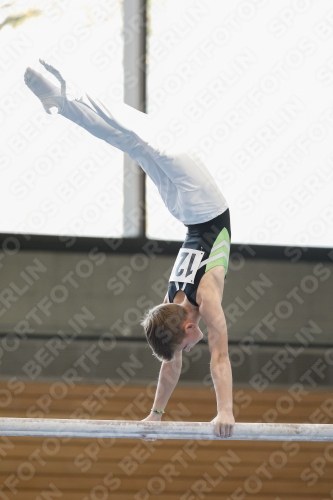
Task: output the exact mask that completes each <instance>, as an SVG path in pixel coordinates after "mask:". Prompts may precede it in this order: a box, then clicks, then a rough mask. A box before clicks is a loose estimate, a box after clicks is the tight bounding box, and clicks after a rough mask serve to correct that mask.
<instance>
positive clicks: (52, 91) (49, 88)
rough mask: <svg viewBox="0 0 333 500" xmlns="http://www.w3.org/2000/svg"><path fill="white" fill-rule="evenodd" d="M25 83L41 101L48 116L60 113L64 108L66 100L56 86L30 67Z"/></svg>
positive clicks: (26, 72)
mask: <svg viewBox="0 0 333 500" xmlns="http://www.w3.org/2000/svg"><path fill="white" fill-rule="evenodd" d="M24 81H25V84H26V85H27V86H28V87H29V89H30V90H31V92H33V93H34V94H35V95H36V96H37V97H38V99H39V100H40V101H41V103H42V104H43V107H44V109H45V111H46V112H47V113H48V114H56V113H58V111H59V109H61V108H62V106H63V100H64V98H63V97H62V95H61V91H60V89H59V88H58V87H57V86H56V85H54V84H53V83H52V82H50V81H49V80H47V79H46V78H45V77H44V76H43V75H41V73H38V72H37V71H35V70H34V69H32V68H30V67H28V68H27V69H26V70H25V73H24Z"/></svg>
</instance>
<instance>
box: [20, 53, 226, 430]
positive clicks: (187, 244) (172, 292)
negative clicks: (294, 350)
mask: <svg viewBox="0 0 333 500" xmlns="http://www.w3.org/2000/svg"><path fill="white" fill-rule="evenodd" d="M39 61H40V63H41V64H42V65H43V66H44V68H45V69H46V70H47V71H49V72H50V73H51V74H52V75H53V76H54V77H55V78H56V79H57V80H58V81H59V82H60V84H61V85H60V88H59V85H54V84H53V83H52V82H51V81H49V80H48V79H46V78H45V77H44V76H43V75H42V74H41V73H38V72H37V71H35V70H34V69H32V68H30V67H28V68H27V69H26V71H25V74H24V81H25V83H26V85H27V86H28V87H29V89H30V90H31V91H32V92H33V93H34V94H35V95H36V96H37V97H38V98H39V100H40V101H41V103H42V105H43V107H44V109H45V111H46V112H47V113H49V114H54V113H55V112H57V113H59V114H60V115H62V116H64V117H66V118H68V119H69V120H71V121H72V122H74V123H76V124H78V125H79V126H81V127H83V128H84V129H85V130H87V131H88V132H90V133H91V134H92V135H94V136H95V137H98V138H99V139H102V140H104V141H106V142H107V143H108V144H111V145H112V146H114V147H116V148H118V149H120V150H121V151H123V152H124V153H127V154H128V155H129V156H130V157H131V158H132V159H133V160H134V161H135V162H136V163H137V164H138V165H140V167H141V168H142V169H143V170H144V172H145V173H146V174H147V175H148V176H149V177H150V179H151V180H152V181H153V182H154V184H155V185H156V187H157V189H158V191H159V194H160V196H161V198H162V200H163V203H164V204H165V206H166V207H167V208H168V210H169V211H170V213H171V214H172V215H173V216H174V217H175V218H176V219H177V220H179V221H180V222H182V223H183V224H184V225H185V226H186V227H187V232H186V237H185V241H184V243H183V244H182V247H181V248H180V250H179V253H178V255H177V258H176V261H175V263H174V266H173V269H172V272H171V275H170V278H169V284H168V290H167V293H166V296H165V299H164V302H163V304H159V305H157V306H155V307H153V308H151V309H149V310H148V311H145V313H144V315H143V317H142V320H141V325H142V326H143V328H144V332H145V336H146V338H147V341H148V344H149V345H150V347H151V348H152V350H153V355H154V356H156V357H157V359H159V360H160V361H161V362H162V365H161V369H160V374H159V378H158V384H157V388H156V394H155V399H154V405H153V408H152V409H151V412H150V414H149V415H148V417H146V418H145V419H144V421H149V420H161V418H162V414H163V413H164V409H165V407H166V405H167V402H168V400H169V398H170V396H171V393H172V391H173V390H174V388H175V386H176V384H177V382H178V380H179V376H180V372H181V368H182V351H183V350H184V351H186V352H189V351H190V349H191V348H192V347H193V346H194V345H195V344H197V343H198V342H199V341H200V340H201V339H202V338H203V333H202V331H201V330H200V328H199V320H200V318H202V319H203V321H204V323H205V324H206V326H207V337H208V346H209V351H210V354H211V359H210V370H211V376H212V380H213V384H214V389H215V392H216V401H217V416H216V417H215V418H214V419H213V420H212V421H211V422H212V423H213V426H214V434H215V435H216V436H219V437H221V438H228V437H231V436H232V433H233V428H234V424H235V419H234V415H233V407H232V373H231V366H230V360H229V354H228V335H227V325H226V319H225V316H224V313H223V309H222V305H221V302H222V296H223V290H224V279H225V275H226V274H227V271H228V263H229V252H230V239H231V228H230V214H229V208H228V204H227V201H226V199H225V198H224V196H223V194H222V193H221V191H220V190H219V188H218V186H217V184H216V182H215V180H214V178H213V176H212V175H211V174H210V172H209V171H208V170H207V168H206V167H205V165H204V164H203V163H202V161H201V160H200V159H199V158H197V157H196V156H194V155H193V154H192V153H190V152H188V151H183V150H177V149H175V148H174V149H173V150H172V148H168V149H167V150H164V149H161V148H160V147H159V146H158V144H157V142H156V136H157V134H156V122H154V120H153V119H152V118H151V117H150V116H149V115H147V114H145V113H142V112H140V111H138V110H136V109H134V108H132V107H131V106H128V105H127V104H125V103H118V102H117V103H114V104H112V106H111V107H110V106H107V104H106V103H105V102H102V101H101V100H100V99H97V98H96V97H92V96H91V95H88V94H87V93H86V92H84V91H82V90H80V89H79V88H76V87H74V94H72V96H70V95H69V93H68V81H67V80H66V79H65V78H64V77H63V76H62V74H61V73H60V72H59V70H57V69H56V68H55V67H53V66H51V65H50V64H47V63H46V62H45V61H43V60H41V59H40V60H39ZM73 96H74V98H73ZM142 438H143V439H145V438H146V436H145V435H142ZM147 440H150V439H149V438H147Z"/></svg>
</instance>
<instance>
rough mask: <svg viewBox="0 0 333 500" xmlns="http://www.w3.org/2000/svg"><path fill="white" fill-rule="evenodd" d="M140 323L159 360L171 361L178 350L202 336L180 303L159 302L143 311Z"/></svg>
mask: <svg viewBox="0 0 333 500" xmlns="http://www.w3.org/2000/svg"><path fill="white" fill-rule="evenodd" d="M140 324H141V325H142V326H143V329H144V333H145V336H146V339H147V342H148V344H149V345H150V347H151V348H152V350H153V355H154V356H155V357H156V358H157V359H158V360H159V361H173V360H174V359H175V356H176V354H177V352H178V351H180V350H182V349H183V348H184V347H185V346H186V347H187V346H188V347H191V346H193V345H195V344H196V343H197V342H199V340H201V339H202V336H203V334H202V332H201V330H200V329H199V328H198V326H197V325H196V324H195V323H193V321H191V320H190V319H189V317H188V312H187V310H186V309H185V307H184V306H182V305H180V304H159V305H158V306H155V307H153V308H152V309H149V310H148V311H146V312H145V313H144V315H143V317H142V320H141V322H140ZM186 350H188V349H187V348H186Z"/></svg>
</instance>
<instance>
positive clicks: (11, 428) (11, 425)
mask: <svg viewBox="0 0 333 500" xmlns="http://www.w3.org/2000/svg"><path fill="white" fill-rule="evenodd" d="M143 434H144V435H146V436H147V437H153V438H156V439H195V440H216V441H221V440H223V439H228V440H235V441H332V442H333V425H332V424H268V423H253V424H247V423H236V424H235V426H234V429H233V435H232V437H231V438H221V437H218V436H216V435H215V434H214V427H213V423H212V422H142V421H132V420H131V421H129V420H75V419H54V418H0V436H39V437H40V436H52V437H71V438H130V439H132V438H141V437H142V435H143Z"/></svg>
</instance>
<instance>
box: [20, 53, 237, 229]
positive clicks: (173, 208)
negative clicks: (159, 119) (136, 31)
mask: <svg viewBox="0 0 333 500" xmlns="http://www.w3.org/2000/svg"><path fill="white" fill-rule="evenodd" d="M40 62H41V63H42V64H43V66H45V68H46V69H47V70H48V71H50V72H51V73H52V74H53V75H54V76H55V77H56V78H57V79H58V80H59V81H60V83H61V89H59V88H58V87H56V86H55V85H53V84H52V83H51V82H49V81H48V80H46V78H44V77H43V76H42V75H41V74H39V73H37V72H36V71H34V70H32V69H31V68H27V70H26V73H25V82H26V84H27V85H28V87H29V88H30V89H31V90H32V92H34V93H35V95H37V97H38V98H39V99H40V100H41V102H42V104H43V106H44V109H45V110H46V111H47V112H49V110H50V108H51V106H55V107H57V108H58V112H59V114H61V115H63V116H65V117H66V118H68V119H70V120H71V121H73V122H75V123H77V124H78V125H80V126H81V127H83V128H85V129H86V130H87V131H88V132H90V133H91V134H93V135H94V136H96V137H98V138H100V139H102V140H104V141H106V142H108V143H109V144H111V145H112V146H115V147H117V148H118V149H120V150H121V151H123V152H125V153H127V154H128V155H129V156H130V157H131V158H132V159H133V160H134V161H135V162H136V163H137V164H139V165H140V166H141V167H142V168H143V170H144V171H145V172H146V173H147V175H149V177H150V178H151V179H152V181H153V182H154V183H155V185H156V186H157V188H158V191H159V193H160V195H161V197H162V200H163V202H164V203H165V205H166V206H167V208H168V209H169V211H170V212H171V213H172V215H174V217H176V218H177V219H178V220H180V221H181V222H183V223H184V224H196V223H200V222H206V221H207V220H210V219H212V218H214V217H215V216H217V215H219V214H220V213H222V212H223V211H224V210H226V208H227V203H226V200H225V198H224V197H223V195H222V193H221V192H220V190H219V189H218V187H217V185H216V183H215V181H214V179H213V177H212V176H211V174H210V173H209V172H208V170H207V169H206V167H205V165H203V164H202V162H200V160H199V159H198V158H194V157H193V156H191V155H190V154H189V153H188V152H184V151H179V150H178V151H177V150H171V149H170V148H168V149H167V150H163V149H161V148H160V147H159V144H158V141H157V135H156V127H155V126H154V125H155V123H154V121H153V120H151V119H150V118H149V117H148V116H147V115H146V114H145V113H141V112H140V111H138V110H135V109H134V108H132V107H131V106H128V105H126V104H124V103H112V105H111V106H108V105H106V104H105V103H103V102H102V101H101V100H99V99H97V98H95V97H92V96H91V95H88V94H87V93H85V92H83V91H82V92H81V93H80V94H78V95H77V97H76V99H75V100H72V101H70V100H68V99H67V96H66V81H65V79H64V78H63V77H62V76H61V74H60V73H59V71H58V70H57V69H55V68H54V67H53V66H51V65H48V64H47V63H45V62H44V61H40Z"/></svg>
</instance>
